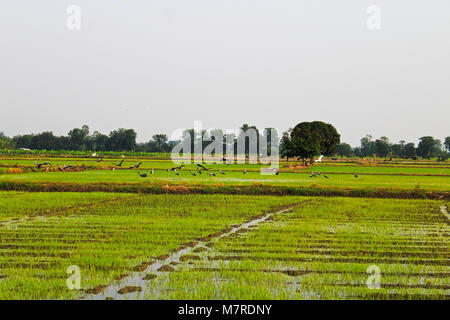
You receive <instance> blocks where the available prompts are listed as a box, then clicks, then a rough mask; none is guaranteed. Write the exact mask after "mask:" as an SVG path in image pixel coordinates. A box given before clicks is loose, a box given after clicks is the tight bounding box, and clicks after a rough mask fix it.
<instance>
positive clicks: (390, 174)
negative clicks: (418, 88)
mask: <svg viewBox="0 0 450 320" xmlns="http://www.w3.org/2000/svg"><path fill="white" fill-rule="evenodd" d="M34 161H37V162H38V163H42V162H50V163H51V164H52V165H51V167H49V169H48V170H46V169H45V168H46V167H45V166H43V167H42V168H39V169H38V168H37V167H36V165H35V164H34ZM120 161H121V159H120V158H117V159H104V161H102V162H100V163H99V162H97V161H96V159H91V158H71V157H68V156H67V157H64V156H60V157H45V156H41V157H38V158H28V157H26V156H23V155H21V156H14V157H13V156H8V157H7V156H4V157H0V299H3V300H5V299H232V300H234V299H295V300H301V299H306V300H309V299H402V300H403V299H444V300H448V299H449V298H450V251H449V242H450V240H449V236H450V225H449V223H450V218H449V217H450V216H449V214H448V211H447V210H448V209H447V208H448V204H449V202H450V162H448V161H447V162H437V161H420V162H413V161H406V160H405V161H393V162H390V163H389V162H378V163H369V164H368V163H364V162H360V161H357V160H355V159H351V160H350V159H348V160H347V161H344V160H341V159H340V160H338V161H327V162H324V163H318V164H315V165H314V166H312V167H309V168H304V167H300V166H298V165H296V164H294V163H287V162H281V164H280V171H279V174H278V175H261V173H260V169H261V167H262V166H260V165H251V164H232V165H226V164H213V163H208V162H207V163H204V165H205V166H206V167H207V168H208V169H209V170H208V171H206V170H203V171H202V173H199V172H198V170H197V169H198V167H197V166H196V165H195V164H187V163H186V165H185V166H184V167H182V168H181V169H180V170H178V175H176V174H175V172H174V171H173V170H170V168H172V167H174V166H175V165H174V164H173V163H172V162H171V161H170V160H164V159H143V158H135V159H125V160H124V162H123V164H122V166H117V164H118V163H119V162H120ZM138 162H142V164H141V165H140V167H139V168H138V169H129V167H131V166H133V165H135V164H136V163H138ZM67 164H70V165H72V166H73V167H72V168H68V169H66V170H58V169H57V165H59V166H60V167H63V166H64V165H67ZM113 168H114V169H115V170H112V169H113ZM152 169H154V173H153V174H151V170H152ZM167 169H169V171H167ZM244 169H245V170H246V173H245V174H244ZM191 170H192V172H194V173H196V175H195V176H194V175H192V174H191ZM219 170H221V171H222V172H223V173H224V174H221V173H220V171H219ZM143 171H145V172H146V173H147V177H141V176H140V175H139V174H138V172H139V173H142V172H143ZM210 172H213V173H214V174H215V176H211V175H209V174H208V173H210ZM311 172H315V173H318V172H321V173H322V174H321V175H318V176H316V177H311ZM354 173H356V174H357V177H355V175H354ZM325 176H327V178H326V177H325ZM73 270H78V271H77V273H74V272H73ZM74 277H75V278H74ZM74 279H76V281H75V282H73V280H74ZM77 281H78V282H77ZM70 283H71V284H72V285H70ZM73 283H75V284H76V285H75V286H73Z"/></svg>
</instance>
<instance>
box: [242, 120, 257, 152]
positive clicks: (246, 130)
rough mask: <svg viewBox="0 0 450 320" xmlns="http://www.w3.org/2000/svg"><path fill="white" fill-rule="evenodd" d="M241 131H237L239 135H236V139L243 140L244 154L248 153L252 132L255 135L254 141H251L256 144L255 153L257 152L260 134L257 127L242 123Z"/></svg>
mask: <svg viewBox="0 0 450 320" xmlns="http://www.w3.org/2000/svg"><path fill="white" fill-rule="evenodd" d="M240 129H241V131H240V132H239V136H238V140H240V139H242V140H243V142H244V143H245V147H244V150H245V155H246V156H249V155H250V151H251V150H250V137H251V136H252V134H253V132H254V133H255V136H256V141H253V142H252V143H255V144H256V153H257V154H259V139H260V135H259V130H258V128H256V126H249V125H248V124H247V123H244V124H243V125H242V126H241V128H240Z"/></svg>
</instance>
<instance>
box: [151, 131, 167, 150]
mask: <svg viewBox="0 0 450 320" xmlns="http://www.w3.org/2000/svg"><path fill="white" fill-rule="evenodd" d="M152 139H153V141H154V144H155V147H156V150H155V151H154V152H168V151H169V145H168V144H167V141H168V140H169V139H168V138H167V135H165V134H154V135H153V136H152Z"/></svg>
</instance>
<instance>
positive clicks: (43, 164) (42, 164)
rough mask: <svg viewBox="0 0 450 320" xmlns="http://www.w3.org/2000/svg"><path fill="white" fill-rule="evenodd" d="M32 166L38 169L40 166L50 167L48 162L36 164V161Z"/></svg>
mask: <svg viewBox="0 0 450 320" xmlns="http://www.w3.org/2000/svg"><path fill="white" fill-rule="evenodd" d="M34 164H35V165H36V167H37V168H38V169H40V168H41V167H42V166H51V164H50V162H43V163H37V162H36V161H34Z"/></svg>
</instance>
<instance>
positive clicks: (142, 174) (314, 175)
mask: <svg viewBox="0 0 450 320" xmlns="http://www.w3.org/2000/svg"><path fill="white" fill-rule="evenodd" d="M320 160H321V159H320ZM102 161H103V158H98V159H97V162H102ZM124 161H125V159H122V160H121V161H120V162H119V163H113V165H114V166H116V167H122V165H123V162H124ZM223 161H226V163H227V165H231V161H230V160H228V159H226V158H223ZM34 164H35V165H36V167H37V168H38V169H40V168H42V167H46V169H45V171H49V168H50V166H51V163H50V162H42V163H38V162H36V161H34ZM141 164H142V162H138V163H136V164H135V165H134V166H131V167H128V169H139V167H140V166H141ZM184 166H185V165H184V164H181V165H179V166H176V167H173V168H169V169H167V172H170V171H172V172H173V173H174V174H175V175H176V176H179V175H180V173H179V172H178V170H181V169H182V168H183V167H184ZM73 167H74V166H72V165H70V164H69V165H64V166H63V167H60V166H59V165H57V168H58V171H65V170H66V169H69V168H73ZM111 170H112V171H114V170H116V168H112V169H111ZM211 170H212V169H210V168H207V167H205V166H204V165H201V164H197V169H196V170H194V171H193V170H190V173H191V175H192V176H194V177H195V176H197V174H203V171H206V173H207V174H208V175H210V176H212V177H215V176H216V174H215V172H212V171H211ZM271 170H273V172H274V173H275V175H278V174H279V170H278V168H272V169H271ZM217 171H218V172H219V173H220V174H221V175H225V172H224V171H222V170H221V169H218V170H217ZM154 173H155V169H151V171H150V174H151V175H153V174H154ZM242 173H243V174H247V169H243V171H242ZM138 175H139V176H140V177H142V178H147V177H148V175H147V173H146V172H145V171H142V172H141V171H138ZM320 176H322V177H324V178H326V179H328V176H327V175H325V174H324V173H322V172H314V171H311V176H310V178H317V177H320ZM353 176H354V177H355V178H358V174H357V173H356V172H353Z"/></svg>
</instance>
